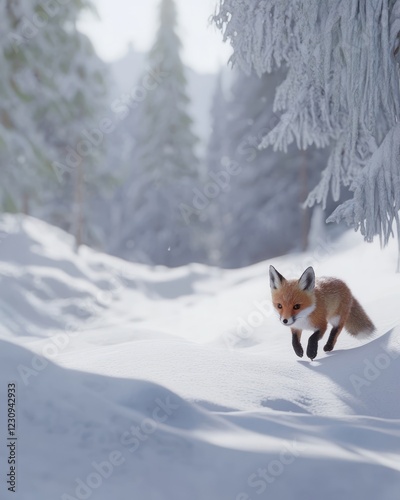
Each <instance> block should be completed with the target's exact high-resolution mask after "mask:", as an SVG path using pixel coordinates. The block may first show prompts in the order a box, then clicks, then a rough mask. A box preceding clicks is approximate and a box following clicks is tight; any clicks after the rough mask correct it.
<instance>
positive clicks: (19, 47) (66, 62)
mask: <svg viewBox="0 0 400 500" xmlns="http://www.w3.org/2000/svg"><path fill="white" fill-rule="evenodd" d="M90 6H91V4H90V2H89V1H80V0H74V1H71V2H68V5H64V4H62V3H59V2H48V3H43V2H41V1H37V0H34V1H31V0H13V1H11V0H7V6H6V10H5V15H4V16H3V17H2V20H1V22H2V23H3V28H4V29H2V33H3V34H4V36H3V37H2V39H1V45H0V61H1V62H0V64H1V66H2V67H3V69H4V71H3V78H2V86H1V88H0V93H1V94H2V95H1V96H2V103H3V104H2V112H1V115H2V118H3V119H2V120H0V121H1V122H2V123H1V125H0V129H1V130H0V136H1V137H2V138H3V139H4V142H5V143H6V144H7V148H4V149H3V150H2V151H1V155H2V157H3V158H2V159H3V161H2V165H5V166H6V170H5V172H4V175H3V182H2V201H3V203H2V204H3V208H5V209H10V208H13V209H14V210H18V211H20V210H23V211H28V207H29V206H31V209H32V211H33V214H35V215H39V216H41V217H43V218H46V219H47V220H51V222H53V223H57V224H58V225H60V226H62V227H64V228H65V229H68V230H71V229H72V226H74V228H75V233H76V236H77V242H78V243H79V242H80V241H79V240H81V234H82V224H81V223H82V221H83V209H82V203H81V202H82V201H83V197H82V195H83V189H82V184H83V180H84V178H85V176H88V175H89V173H90V172H89V169H87V168H85V172H83V170H82V169H83V168H84V166H83V163H84V161H85V162H86V164H88V163H90V161H88V160H87V158H86V157H85V158H84V161H82V162H79V161H78V160H77V157H78V156H79V153H78V152H76V151H74V153H71V151H72V150H76V148H77V147H78V146H79V141H83V140H87V137H85V136H83V135H82V132H83V131H84V130H85V127H86V126H87V127H89V126H91V127H94V126H96V125H97V124H98V118H97V117H98V113H99V112H101V104H102V103H103V102H104V98H105V86H104V78H103V71H104V70H103V67H104V66H103V65H102V64H101V63H100V61H99V59H98V58H97V56H95V54H94V51H93V48H92V46H91V44H90V42H89V40H88V39H87V37H85V36H84V35H82V34H81V33H80V32H79V31H78V30H77V28H76V22H77V19H78V17H79V15H80V14H81V12H82V10H83V9H84V8H89V7H90ZM103 116H104V115H103ZM3 125H4V126H3ZM67 148H70V150H68V149H67ZM93 150H94V151H95V152H97V151H98V148H96V147H94V148H93ZM72 156H74V157H75V162H73V163H74V164H73V165H72V163H68V161H66V159H67V157H68V158H71V157H72ZM91 163H94V162H93V160H91ZM97 165H98V163H97ZM72 177H74V179H75V182H72V181H71V178H72ZM93 177H94V178H95V179H96V180H97V179H98V178H99V177H100V176H98V175H97V174H96V175H95V176H93ZM61 178H64V179H66V182H65V184H64V185H61V184H60V182H59V181H60V179H61ZM73 200H75V202H73ZM11 201H12V203H11ZM71 214H74V215H75V217H74V219H75V220H74V221H73V220H72V218H71Z"/></svg>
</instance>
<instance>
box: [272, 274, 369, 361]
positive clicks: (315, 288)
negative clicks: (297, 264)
mask: <svg viewBox="0 0 400 500" xmlns="http://www.w3.org/2000/svg"><path fill="white" fill-rule="evenodd" d="M269 278H270V285H271V294H272V302H273V305H274V308H275V310H276V312H277V313H278V316H279V319H280V321H281V323H282V324H284V325H286V326H289V327H290V329H291V331H292V345H293V349H294V351H295V353H296V354H297V356H299V357H300V358H301V357H303V348H302V346H301V343H300V337H301V333H302V331H303V330H313V331H314V333H313V334H312V335H311V337H310V338H309V340H308V345H307V356H308V357H309V358H310V359H311V360H313V359H314V358H315V357H316V356H317V352H318V341H319V340H320V339H321V338H322V337H323V335H324V334H325V332H326V329H327V327H328V322H329V323H330V324H331V325H332V330H331V333H330V335H329V338H328V341H327V343H326V344H325V347H324V351H326V352H327V351H332V349H333V348H334V347H335V344H336V341H337V339H338V337H339V334H340V332H341V331H342V329H343V327H345V328H346V330H347V331H348V332H349V333H350V334H351V335H358V334H360V333H365V334H372V333H373V332H374V331H375V326H374V324H373V323H372V321H371V320H370V319H369V317H368V316H367V314H366V313H365V311H364V309H363V308H362V307H361V305H360V304H359V303H358V302H357V300H356V299H355V298H354V297H353V295H352V293H351V291H350V289H349V287H348V286H347V285H346V283H344V282H343V281H341V280H339V279H337V278H318V279H317V280H316V279H315V273H314V269H313V268H312V267H308V268H307V269H306V270H305V271H304V273H303V274H302V275H301V277H300V279H299V280H296V279H295V280H286V279H285V278H284V277H283V276H282V275H281V274H280V273H279V272H278V271H277V270H276V269H275V268H274V267H273V266H270V268H269Z"/></svg>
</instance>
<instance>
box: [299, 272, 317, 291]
mask: <svg viewBox="0 0 400 500" xmlns="http://www.w3.org/2000/svg"><path fill="white" fill-rule="evenodd" d="M299 287H300V288H301V289H302V290H304V291H305V292H311V291H312V290H314V287H315V273H314V269H313V268H312V267H307V269H306V270H305V271H304V273H303V274H302V275H301V276H300V279H299Z"/></svg>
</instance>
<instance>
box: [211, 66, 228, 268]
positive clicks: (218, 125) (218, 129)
mask: <svg viewBox="0 0 400 500" xmlns="http://www.w3.org/2000/svg"><path fill="white" fill-rule="evenodd" d="M223 84H224V82H223V73H222V71H220V73H219V75H218V78H217V83H216V86H215V92H214V97H213V101H212V107H211V134H210V139H209V142H208V147H207V156H206V166H207V176H206V177H207V178H206V181H207V180H213V181H215V179H216V178H217V177H216V176H218V175H220V172H224V171H225V172H226V166H227V162H228V160H229V158H228V140H227V139H228V136H229V131H228V130H227V125H228V121H227V113H228V106H227V100H226V96H225V91H224V85H223ZM224 178H225V179H226V180H225V182H224V183H223V184H221V186H222V187H221V192H220V194H219V196H218V198H217V199H216V200H209V204H208V206H207V209H206V213H205V217H206V221H205V224H206V225H207V227H208V231H207V235H206V242H207V243H206V245H207V250H208V256H209V262H210V263H211V264H213V265H221V262H222V261H221V259H222V254H221V249H222V246H223V240H222V238H223V231H222V228H223V225H224V213H225V211H226V210H225V207H224V200H225V193H226V191H229V190H230V189H231V178H230V176H229V174H227V173H226V174H225V176H224ZM222 188H224V189H222Z"/></svg>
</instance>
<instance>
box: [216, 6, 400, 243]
mask: <svg viewBox="0 0 400 500" xmlns="http://www.w3.org/2000/svg"><path fill="white" fill-rule="evenodd" d="M215 21H216V23H217V25H218V26H219V27H220V28H221V30H223V32H224V37H225V39H229V40H230V42H231V44H232V46H233V49H234V55H233V61H234V62H235V63H237V64H238V65H239V66H240V67H242V68H243V69H244V70H245V71H247V72H250V71H251V70H255V71H256V72H257V73H258V74H259V75H262V74H263V73H265V72H271V71H274V69H275V68H276V67H280V66H286V67H287V68H288V72H287V77H286V79H285V81H284V82H283V83H282V84H281V86H280V87H279V89H278V92H277V95H276V98H275V103H274V109H275V111H279V112H281V113H282V116H281V119H280V121H279V123H278V124H277V125H276V127H275V128H274V129H273V130H272V131H270V132H269V133H268V134H267V135H266V136H265V138H264V141H263V145H264V146H268V145H272V146H273V147H274V148H275V149H282V150H286V149H287V147H288V146H289V145H290V144H291V143H293V142H295V143H296V144H297V146H298V147H299V148H301V149H305V148H307V147H308V146H310V145H311V144H314V145H316V146H326V145H328V144H331V146H332V149H331V154H330V157H329V160H328V163H327V166H326V168H325V170H324V171H323V175H322V180H321V181H320V183H319V184H318V186H317V187H316V188H315V189H314V190H313V191H312V192H311V194H310V195H309V197H308V204H309V205H310V206H311V205H313V204H314V203H316V202H318V203H319V202H322V204H323V205H325V203H326V200H327V196H328V192H329V190H330V189H331V191H332V194H333V197H334V199H335V200H338V199H339V196H340V188H341V185H344V186H350V188H351V190H353V191H356V194H355V197H354V198H353V200H352V201H349V202H348V203H347V204H346V210H344V209H339V210H338V211H336V214H335V216H334V217H333V219H335V220H339V219H341V218H342V217H345V218H346V220H347V222H349V223H350V224H353V225H354V226H355V227H356V228H358V227H359V228H360V230H361V232H362V233H363V234H364V236H365V237H366V239H368V240H370V239H371V238H372V236H373V235H374V234H379V235H380V236H381V237H382V240H383V242H386V241H387V238H386V234H387V231H386V230H387V227H388V224H389V226H390V228H391V227H392V223H393V221H395V220H397V219H398V210H399V207H398V205H397V204H396V203H392V200H393V197H398V191H399V189H400V186H399V185H392V187H391V189H392V196H389V197H385V193H384V192H383V191H384V190H385V186H387V183H386V184H385V183H379V179H381V178H382V177H384V176H385V173H387V174H388V175H390V176H391V175H392V174H393V173H394V172H398V169H399V163H398V159H397V158H396V157H395V156H394V155H388V154H385V151H383V152H381V153H379V152H378V151H379V150H380V149H381V148H384V149H385V148H386V146H385V144H387V142H385V138H386V137H387V138H388V139H390V137H391V136H392V135H393V134H394V133H395V132H396V130H397V123H398V121H399V117H400V116H399V114H400V89H399V60H400V51H399V47H400V36H399V33H400V1H399V0H376V1H375V0H374V1H372V0H368V1H363V2H361V1H359V0H348V1H346V2H344V1H342V0H329V1H328V0H322V1H321V0H304V1H301V2H300V1H292V0H254V1H251V2H249V1H248V0H221V1H220V6H219V11H218V13H217V14H216V16H215ZM377 157H379V158H380V160H379V162H378V163H379V165H380V167H379V168H381V169H382V175H373V174H372V171H373V172H375V171H376V169H377V168H378V167H377V165H378V163H377V162H376V158H377ZM381 160H382V161H381ZM392 162H395V163H392ZM361 172H363V174H361ZM368 173H371V175H368ZM371 189H373V190H374V191H375V192H376V193H377V194H378V193H379V198H380V205H379V210H378V211H376V210H365V211H363V210H362V207H365V206H366V205H367V204H368V194H367V193H371ZM382 190H383V191H382ZM374 206H375V205H374Z"/></svg>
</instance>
